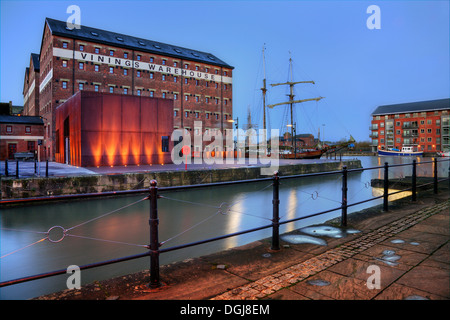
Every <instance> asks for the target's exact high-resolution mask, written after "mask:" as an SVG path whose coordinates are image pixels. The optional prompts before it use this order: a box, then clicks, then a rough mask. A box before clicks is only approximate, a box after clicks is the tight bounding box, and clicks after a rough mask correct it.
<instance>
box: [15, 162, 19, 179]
mask: <svg viewBox="0 0 450 320" xmlns="http://www.w3.org/2000/svg"><path fill="white" fill-rule="evenodd" d="M16 178H17V179H19V160H16Z"/></svg>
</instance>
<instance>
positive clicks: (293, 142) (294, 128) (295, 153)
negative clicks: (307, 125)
mask: <svg viewBox="0 0 450 320" xmlns="http://www.w3.org/2000/svg"><path fill="white" fill-rule="evenodd" d="M287 126H288V127H293V128H292V129H293V132H294V135H293V136H292V147H293V148H294V159H297V141H296V139H295V137H296V135H297V132H296V123H295V122H294V124H288V125H287Z"/></svg>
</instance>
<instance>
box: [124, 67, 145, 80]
mask: <svg viewBox="0 0 450 320" xmlns="http://www.w3.org/2000/svg"><path fill="white" fill-rule="evenodd" d="M124 70H126V69H124ZM136 76H137V77H138V78H140V77H141V72H140V71H139V70H138V71H136Z"/></svg>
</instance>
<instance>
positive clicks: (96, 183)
mask: <svg viewBox="0 0 450 320" xmlns="http://www.w3.org/2000/svg"><path fill="white" fill-rule="evenodd" d="M343 166H347V168H348V169H354V168H361V161H360V160H346V161H342V162H339V161H338V162H322V163H310V164H296V165H285V166H280V167H279V170H278V172H279V174H280V175H281V176H287V175H296V174H306V173H317V172H329V171H338V170H342V168H343ZM263 177H267V176H262V175H261V168H260V167H256V166H254V167H240V168H228V169H211V170H189V171H154V172H145V173H126V174H117V175H92V176H75V177H64V178H61V177H49V178H28V179H14V178H6V179H5V178H4V179H2V180H1V182H0V183H1V199H3V200H5V199H21V198H31V197H43V196H56V195H72V194H83V193H102V192H110V191H123V190H134V189H143V188H149V187H150V181H151V180H153V179H155V180H156V181H158V186H160V187H169V186H180V185H194V184H202V183H212V182H224V181H237V180H248V179H258V178H263Z"/></svg>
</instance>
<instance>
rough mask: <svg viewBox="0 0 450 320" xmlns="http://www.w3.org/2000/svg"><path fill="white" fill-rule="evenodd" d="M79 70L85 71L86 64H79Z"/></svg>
mask: <svg viewBox="0 0 450 320" xmlns="http://www.w3.org/2000/svg"><path fill="white" fill-rule="evenodd" d="M78 68H79V69H80V70H83V69H84V62H80V63H78Z"/></svg>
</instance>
